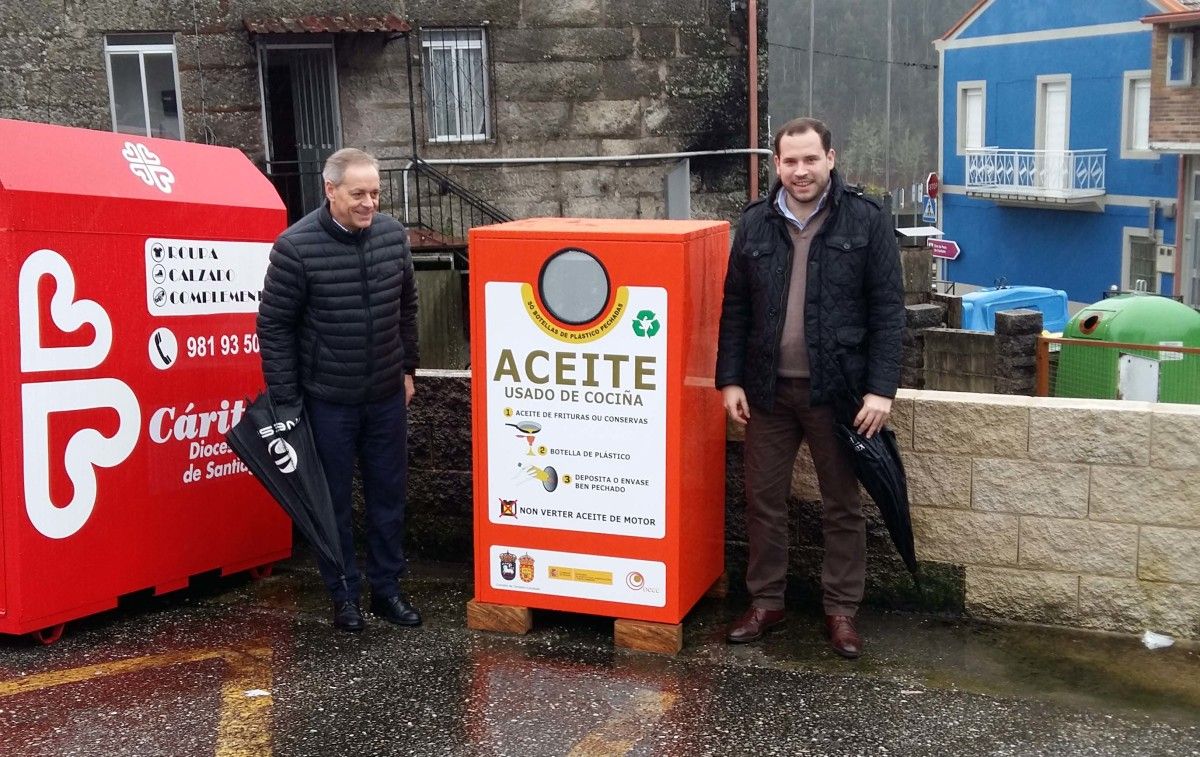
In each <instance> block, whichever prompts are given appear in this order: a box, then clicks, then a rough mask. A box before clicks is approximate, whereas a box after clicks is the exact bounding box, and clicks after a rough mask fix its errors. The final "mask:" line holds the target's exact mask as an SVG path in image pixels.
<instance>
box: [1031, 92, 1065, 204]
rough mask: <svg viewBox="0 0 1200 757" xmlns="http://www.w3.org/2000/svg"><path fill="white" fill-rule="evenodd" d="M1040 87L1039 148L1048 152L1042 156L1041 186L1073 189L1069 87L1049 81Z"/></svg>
mask: <svg viewBox="0 0 1200 757" xmlns="http://www.w3.org/2000/svg"><path fill="white" fill-rule="evenodd" d="M1041 87H1042V92H1041V95H1042V96H1041V101H1042V102H1041V106H1042V112H1041V116H1042V130H1041V134H1039V135H1038V137H1039V139H1038V146H1039V147H1040V148H1041V149H1042V150H1044V151H1045V152H1043V153H1042V161H1041V169H1042V170H1041V176H1040V179H1041V181H1040V182H1038V184H1039V186H1042V187H1044V188H1046V189H1066V188H1067V187H1069V186H1070V185H1071V182H1070V178H1069V176H1068V175H1067V174H1068V172H1069V166H1068V164H1067V155H1066V151H1067V130H1068V119H1067V114H1068V112H1069V108H1070V103H1069V102H1068V94H1067V83H1066V82H1062V81H1048V82H1043V83H1042V85H1041Z"/></svg>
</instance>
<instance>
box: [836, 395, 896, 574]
mask: <svg viewBox="0 0 1200 757" xmlns="http://www.w3.org/2000/svg"><path fill="white" fill-rule="evenodd" d="M860 405H861V403H859V402H850V401H846V402H844V403H843V412H842V413H841V417H843V418H848V419H849V420H848V421H845V422H843V421H838V422H837V423H835V424H834V429H835V432H836V433H837V436H838V439H840V440H841V442H842V444H844V445H845V446H846V449H847V450H849V452H850V459H851V462H852V463H853V464H854V474H855V475H856V476H857V477H858V480H859V483H861V484H862V485H863V488H864V489H866V490H867V494H870V495H871V499H873V500H875V504H876V505H877V506H878V507H879V514H880V515H881V516H883V522H884V524H885V525H886V526H887V530H888V533H889V534H890V535H891V537H892V543H893V544H895V545H896V551H897V552H898V553H900V559H902V560H903V561H904V565H905V567H907V568H908V571H909V572H910V573H912V574H913V575H914V576H916V575H917V550H916V547H915V546H914V545H913V530H912V516H911V515H910V514H909V511H908V479H907V477H906V476H905V474H904V462H903V461H902V460H901V459H900V448H899V446H897V444H896V434H895V433H893V432H892V430H891V429H890V428H887V427H886V426H885V427H884V428H882V429H880V430H879V431H878V432H877V433H876V434H875V435H874V436H872V437H871V438H870V439H868V438H867V437H866V436H864V435H863V434H860V433H858V431H856V430H855V428H854V416H855V415H857V413H858V407H859V406H860ZM850 408H853V409H854V412H848V411H849V409H850Z"/></svg>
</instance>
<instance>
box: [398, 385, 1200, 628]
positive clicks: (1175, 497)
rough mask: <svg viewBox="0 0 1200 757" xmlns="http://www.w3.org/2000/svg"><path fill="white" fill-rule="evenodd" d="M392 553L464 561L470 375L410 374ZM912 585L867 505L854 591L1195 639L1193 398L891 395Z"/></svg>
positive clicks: (739, 557) (736, 473)
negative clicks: (915, 577)
mask: <svg viewBox="0 0 1200 757" xmlns="http://www.w3.org/2000/svg"><path fill="white" fill-rule="evenodd" d="M417 390H418V394H417V397H416V399H415V400H414V401H413V405H412V408H411V411H410V412H411V423H410V434H409V436H410V463H409V465H410V491H409V503H408V512H409V549H410V551H411V553H412V554H414V555H416V556H420V557H427V558H436V559H440V560H457V561H470V560H471V559H472V550H471V544H472V537H471V523H472V517H471V512H472V504H471V496H472V495H471V478H472V473H471V445H470V438H471V417H470V373H469V372H467V371H420V372H418V374H417ZM892 427H893V428H894V429H895V431H896V435H897V439H898V441H899V443H900V447H901V451H902V454H903V456H904V458H905V466H906V468H907V471H908V477H909V490H910V499H911V502H912V515H913V528H914V532H915V535H916V543H917V555H918V557H919V559H920V560H921V564H922V573H923V579H922V584H921V586H920V588H919V589H918V588H917V587H915V586H914V585H913V584H912V582H911V581H909V579H908V577H907V575H906V573H905V572H904V569H903V567H902V566H900V564H899V561H898V560H897V559H896V558H895V556H894V551H893V549H892V547H891V544H890V542H889V541H888V537H887V534H886V531H885V529H884V528H883V526H882V524H881V523H880V522H879V520H878V516H877V515H876V514H875V513H874V510H875V508H874V507H873V506H872V505H871V504H870V502H869V501H868V503H867V506H866V510H867V512H868V523H869V525H868V551H869V555H870V557H869V570H868V587H867V602H868V604H872V605H876V606H884V607H898V608H908V609H926V610H939V611H948V612H965V613H966V614H969V615H972V616H976V617H981V618H992V619H1006V620H1018V621H1031V622H1037V623H1050V624H1056V625H1064V626H1074V627H1079V628H1088V629H1101V630H1108V631H1122V632H1140V631H1142V630H1144V629H1153V630H1156V631H1160V632H1164V633H1168V634H1171V635H1174V636H1178V637H1183V638H1191V639H1200V406H1190V405H1166V404H1152V403H1144V402H1116V401H1104V400H1075V399H1059V398H1038V397H1023V396H1006V395H990V394H968V393H956V392H933V391H917V390H908V389H903V390H901V391H900V394H899V396H898V397H897V399H896V403H895V405H894V409H893V416H892ZM741 457H742V439H741V434H740V430H739V429H738V428H736V427H734V426H733V425H732V424H731V425H730V428H729V441H728V444H727V463H728V465H727V469H728V470H729V475H728V479H727V498H726V506H727V510H726V566H727V569H728V571H729V575H730V576H731V577H732V579H733V580H732V582H731V583H732V586H733V588H734V589H735V590H737V588H738V587H739V586H740V585H741V577H742V576H743V575H744V570H745V558H746V543H745V528H744V524H743V516H742V482H741ZM819 497H820V495H819V491H818V488H817V482H816V476H815V472H814V471H813V469H812V463H811V461H810V460H809V458H808V455H807V454H806V452H805V451H804V450H802V451H801V454H800V455H799V456H798V457H797V462H796V467H795V471H794V475H793V480H792V498H791V499H792V505H793V517H792V519H791V526H790V531H791V534H790V538H791V543H792V560H791V568H790V571H789V584H790V593H791V595H792V596H793V598H794V599H796V598H798V599H801V600H811V601H813V602H817V601H819V581H820V558H821V549H820V539H821V536H820V533H821V532H820V505H819V502H818V500H819Z"/></svg>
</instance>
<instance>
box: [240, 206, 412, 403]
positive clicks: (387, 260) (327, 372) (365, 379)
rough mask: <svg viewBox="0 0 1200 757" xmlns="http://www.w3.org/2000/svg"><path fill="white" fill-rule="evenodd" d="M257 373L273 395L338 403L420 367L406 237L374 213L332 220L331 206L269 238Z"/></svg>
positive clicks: (400, 385)
mask: <svg viewBox="0 0 1200 757" xmlns="http://www.w3.org/2000/svg"><path fill="white" fill-rule="evenodd" d="M258 339H259V342H260V345H261V348H262V360H263V375H264V376H265V377H266V380H267V386H268V387H270V389H271V395H272V397H273V398H274V399H275V401H276V402H280V403H284V404H292V403H296V402H298V401H299V400H301V399H303V397H304V396H305V395H311V396H313V397H317V398H319V399H322V400H326V401H327V402H335V403H339V404H344V405H354V404H361V403H365V402H376V401H378V400H382V399H386V398H388V397H391V396H394V395H395V394H396V393H397V392H400V391H402V390H403V389H404V374H405V373H412V372H413V371H415V370H416V368H417V361H418V353H417V287H416V281H415V280H414V277H413V262H412V254H411V253H410V251H409V248H408V235H407V234H406V233H405V230H404V227H403V226H402V225H401V224H400V222H399V221H397V220H396V219H394V218H391V217H390V216H386V215H383V214H382V213H376V214H375V218H374V220H373V221H372V223H371V227H370V228H369V229H364V230H363V231H356V232H349V231H346V230H344V229H342V228H341V227H339V226H338V225H337V223H336V222H335V221H334V220H333V216H331V215H330V213H329V206H328V204H325V205H323V206H322V207H320V208H318V209H317V210H314V211H313V212H311V213H309V214H308V215H306V216H305V217H304V218H301V219H300V220H299V221H297V222H296V223H295V224H293V225H292V226H291V227H290V228H288V229H287V230H286V231H284V232H283V234H281V235H280V236H279V239H277V240H275V246H274V248H273V249H272V250H271V262H270V265H269V266H268V268H267V278H266V282H265V284H264V285H263V298H262V303H261V304H260V305H259V308H258Z"/></svg>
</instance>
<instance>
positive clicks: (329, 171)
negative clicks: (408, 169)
mask: <svg viewBox="0 0 1200 757" xmlns="http://www.w3.org/2000/svg"><path fill="white" fill-rule="evenodd" d="M361 165H367V166H370V167H371V168H374V169H375V170H376V171H378V170H379V161H378V160H377V159H376V158H375V156H374V155H371V154H370V153H368V152H363V151H362V150H359V149H358V148H356V147H343V148H342V149H340V150H338V151H337V152H335V153H334V154H333V155H330V156H329V158H328V160H326V161H325V170H324V171H322V172H321V177H322V178H324V179H325V181H327V182H329V183H330V184H333V185H334V186H335V187H336V186H337V185H339V184H341V183H342V177H344V176H345V175H346V169H347V168H349V167H350V166H361Z"/></svg>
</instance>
